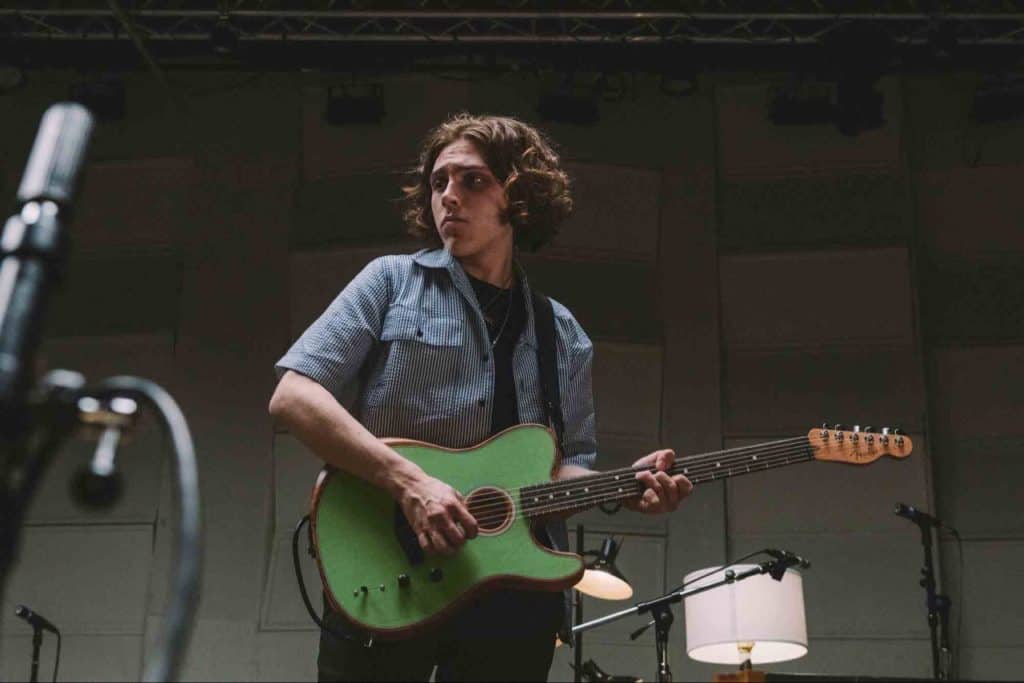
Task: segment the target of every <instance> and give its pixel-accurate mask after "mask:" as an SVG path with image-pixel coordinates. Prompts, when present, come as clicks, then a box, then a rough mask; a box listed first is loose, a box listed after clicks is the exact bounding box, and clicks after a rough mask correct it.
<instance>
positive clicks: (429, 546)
mask: <svg viewBox="0 0 1024 683" xmlns="http://www.w3.org/2000/svg"><path fill="white" fill-rule="evenodd" d="M416 538H417V540H419V542H420V547H421V548H423V552H425V553H433V552H435V550H434V544H433V543H431V542H430V535H429V534H428V533H427V532H425V531H421V532H419V533H418V534H416Z"/></svg>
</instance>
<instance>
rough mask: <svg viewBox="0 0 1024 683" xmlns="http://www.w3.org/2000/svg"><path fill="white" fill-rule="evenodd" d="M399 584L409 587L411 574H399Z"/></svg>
mask: <svg viewBox="0 0 1024 683" xmlns="http://www.w3.org/2000/svg"><path fill="white" fill-rule="evenodd" d="M398 585H399V586H401V587H402V588H408V587H409V575H408V574H399V575H398Z"/></svg>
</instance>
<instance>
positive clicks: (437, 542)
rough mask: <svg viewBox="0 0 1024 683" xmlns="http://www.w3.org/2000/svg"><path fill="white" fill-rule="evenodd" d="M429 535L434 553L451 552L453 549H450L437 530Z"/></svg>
mask: <svg viewBox="0 0 1024 683" xmlns="http://www.w3.org/2000/svg"><path fill="white" fill-rule="evenodd" d="M427 533H428V534H430V544H431V545H432V546H433V548H434V552H438V553H442V554H448V553H449V552H450V551H451V548H449V547H448V544H447V543H446V542H445V540H444V536H442V535H441V534H440V533H439V532H438V531H437V530H435V529H431V530H430V531H428V532H427Z"/></svg>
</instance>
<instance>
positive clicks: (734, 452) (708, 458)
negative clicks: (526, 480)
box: [507, 436, 807, 494]
mask: <svg viewBox="0 0 1024 683" xmlns="http://www.w3.org/2000/svg"><path fill="white" fill-rule="evenodd" d="M794 443H807V437H806V436H798V437H793V438H789V439H781V440H779V441H769V442H767V443H760V444H752V445H750V446H738V447H736V448H728V449H725V450H721V451H710V452H707V453H698V454H696V455H688V456H685V457H683V458H680V459H678V460H676V461H675V462H674V463H673V464H672V468H671V469H672V471H673V473H676V474H682V473H683V469H685V468H690V467H699V466H701V465H702V464H703V463H704V462H712V461H720V460H722V459H725V458H734V457H747V456H750V455H755V454H758V453H759V452H761V451H764V452H768V451H770V450H773V449H775V448H777V447H780V446H785V445H790V444H794ZM643 469H644V468H642V467H641V468H638V469H633V468H632V467H620V468H618V469H614V470H608V471H606V472H595V473H594V474H591V475H584V476H582V477H574V478H572V479H562V480H559V481H550V482H540V483H537V484H528V485H527V486H523V487H520V488H514V489H507V491H508V492H509V493H510V494H515V493H519V492H521V491H522V490H524V489H528V488H534V487H545V491H548V492H558V491H559V489H565V488H575V487H577V486H578V485H579V482H580V480H585V481H591V482H598V481H601V480H603V479H614V477H616V476H621V475H624V474H627V475H632V474H635V473H637V472H639V471H641V470H643ZM648 471H654V469H653V468H649V469H648Z"/></svg>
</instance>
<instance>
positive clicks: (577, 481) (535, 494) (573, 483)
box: [520, 436, 814, 517]
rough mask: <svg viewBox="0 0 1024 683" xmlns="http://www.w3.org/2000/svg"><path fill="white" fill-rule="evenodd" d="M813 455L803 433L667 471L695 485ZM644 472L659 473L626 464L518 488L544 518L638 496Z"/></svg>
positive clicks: (527, 506) (526, 509)
mask: <svg viewBox="0 0 1024 683" xmlns="http://www.w3.org/2000/svg"><path fill="white" fill-rule="evenodd" d="M813 459H814V452H813V450H812V448H811V443H810V441H809V440H808V438H807V437H806V436H800V437H795V438H792V439H783V440H781V441H772V442H768V443H763V444H757V445H755V446H741V447H739V448H729V449H727V450H723V451H713V452H711V453H701V454H698V455H691V456H687V457H685V458H680V459H679V460H677V461H676V462H675V463H673V465H672V466H671V467H670V468H669V469H668V473H669V474H682V475H683V476H685V477H686V478H687V479H689V480H690V482H692V483H693V484H694V485H697V484H703V483H705V482H709V481H719V480H722V479H727V478H729V477H736V476H739V475H741V474H750V473H752V472H763V471H765V470H770V469H775V468H777V467H786V466H788V465H795V464H797V463H802V462H808V461H809V460H813ZM644 470H646V471H648V472H654V471H655V469H654V468H653V467H646V468H644V467H638V468H633V467H625V468H622V469H618V470H611V471H608V472H600V473H596V474H590V475H586V476H583V477H575V478H573V479H562V480H559V481H551V482H545V483H542V484H536V485H534V486H527V487H524V488H523V489H521V491H520V506H521V510H522V512H523V514H525V515H526V516H528V517H541V516H544V515H550V514H554V513H565V512H580V511H583V510H587V509H589V508H592V507H594V506H597V505H600V504H602V503H612V502H618V501H623V500H627V499H630V498H637V497H639V496H640V495H641V494H642V493H643V492H644V490H645V488H646V487H645V486H644V485H643V484H642V483H641V482H639V481H637V479H636V475H637V473H638V472H642V471H644Z"/></svg>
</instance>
